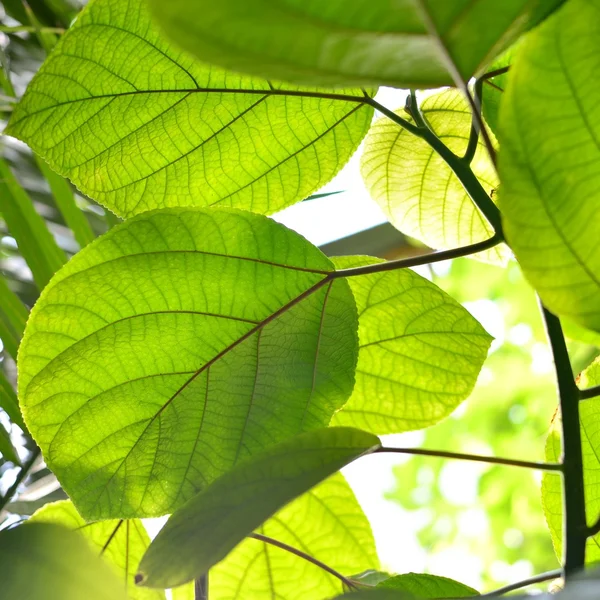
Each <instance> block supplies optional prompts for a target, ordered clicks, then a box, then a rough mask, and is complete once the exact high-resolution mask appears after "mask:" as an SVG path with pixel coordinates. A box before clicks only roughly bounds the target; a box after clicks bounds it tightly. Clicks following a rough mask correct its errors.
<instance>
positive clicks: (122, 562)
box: [29, 500, 165, 600]
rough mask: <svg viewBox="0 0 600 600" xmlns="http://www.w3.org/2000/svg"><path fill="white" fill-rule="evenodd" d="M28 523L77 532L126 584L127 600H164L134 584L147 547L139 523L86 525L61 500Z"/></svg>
mask: <svg viewBox="0 0 600 600" xmlns="http://www.w3.org/2000/svg"><path fill="white" fill-rule="evenodd" d="M29 523H54V524H55V525H62V526H64V527H67V528H68V529H71V530H73V531H77V532H78V533H79V534H80V535H82V536H83V537H84V538H85V539H86V540H87V541H88V542H89V543H90V546H91V548H92V549H93V551H94V553H95V554H97V555H99V556H102V558H103V559H105V560H106V561H107V562H108V563H109V564H110V565H111V566H112V567H113V571H114V573H115V575H116V576H117V577H118V579H119V581H121V582H123V581H125V588H126V591H127V597H128V598H129V599H130V600H161V599H163V600H164V598H165V594H164V592H163V591H160V590H150V589H146V588H140V587H138V586H136V585H135V582H134V576H135V570H136V569H137V566H138V565H139V563H140V560H141V558H142V556H143V554H144V552H145V551H146V549H147V548H148V546H149V545H150V538H149V537H148V534H147V533H146V530H145V529H144V526H143V525H142V522H141V521H140V520H139V519H131V520H126V521H123V520H112V521H97V522H95V523H86V522H85V520H84V519H83V518H82V517H81V515H80V514H79V513H78V512H77V509H76V508H75V507H74V506H73V503H72V502H71V501H70V500H62V501H60V502H53V503H51V504H46V506H44V507H43V508H40V509H39V510H38V511H37V512H36V513H34V515H33V516H32V517H31V518H30V519H29Z"/></svg>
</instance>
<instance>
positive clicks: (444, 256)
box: [330, 235, 502, 279]
mask: <svg viewBox="0 0 600 600" xmlns="http://www.w3.org/2000/svg"><path fill="white" fill-rule="evenodd" d="M501 241H502V238H501V237H500V236H498V235H495V236H493V237H492V238H490V239H489V240H485V241H483V242H477V243H475V244H469V245H468V246H462V247H461V248H453V249H452V250H442V251H440V252H431V253H429V254H423V255H421V256H411V257H410V258H399V259H397V260H388V261H387V262H383V263H376V264H374V265H365V266H364V267H352V268H350V269H340V270H339V271H334V272H333V273H330V279H337V278H338V277H356V276H357V275H370V274H372V273H382V272H384V271H395V270H396V269H406V268H408V267H417V266H419V265H427V264H430V263H436V262H440V261H442V260H450V259H453V258H460V257H461V256H468V255H469V254H474V253H476V252H482V251H483V250H489V249H490V248H493V247H494V246H497V245H498V244H499V243H500V242H501Z"/></svg>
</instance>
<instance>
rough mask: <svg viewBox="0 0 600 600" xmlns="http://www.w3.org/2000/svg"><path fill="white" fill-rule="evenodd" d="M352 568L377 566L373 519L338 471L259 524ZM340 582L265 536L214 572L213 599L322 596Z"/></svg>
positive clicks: (343, 569)
mask: <svg viewBox="0 0 600 600" xmlns="http://www.w3.org/2000/svg"><path fill="white" fill-rule="evenodd" d="M258 532H259V533H262V534H263V535H266V536H268V537H271V538H274V539H276V540H279V541H280V542H283V543H285V544H289V545H290V546H292V547H294V548H298V549H300V550H302V551H303V552H306V553H307V554H309V555H310V556H313V557H315V558H316V559H317V560H320V561H322V562H323V563H325V564H326V565H328V566H330V567H332V568H333V569H335V570H336V571H337V572H338V573H342V574H346V575H347V574H348V573H354V572H356V571H360V570H362V569H367V568H377V567H378V563H379V561H378V558H377V552H376V551H375V542H374V540H373V535H372V533H371V528H370V526H369V522H368V520H367V518H366V516H365V515H364V513H363V512H362V510H361V508H360V506H359V504H358V502H357V501H356V498H355V497H354V494H353V493H352V490H351V489H350V486H349V485H348V484H347V483H346V481H345V480H344V478H343V476H342V475H341V474H336V475H333V476H332V477H330V478H329V479H327V480H326V481H324V482H323V483H321V484H319V485H318V486H317V487H315V488H314V489H312V490H311V491H310V492H307V493H306V494H304V495H302V496H301V497H300V498H298V499H296V500H294V501H293V502H291V503H290V504H289V505H288V506H286V507H285V508H283V509H281V510H280V511H279V512H278V513H277V514H276V515H275V516H273V517H272V518H271V519H269V520H268V521H266V522H265V523H264V525H263V526H262V527H261V528H260V529H258ZM339 591H341V584H340V582H339V580H337V579H336V578H335V577H333V576H332V575H330V574H328V573H326V572H325V571H323V570H322V569H320V568H319V567H317V566H315V565H313V564H311V563H309V562H307V561H306V560H304V559H302V558H299V557H298V556H295V555H294V554H291V553H289V552H287V551H285V550H282V549H280V548H276V547H274V546H271V545H269V544H267V543H265V542H262V541H259V540H255V539H248V540H245V541H244V542H242V543H241V544H240V545H239V546H237V548H235V550H233V552H231V553H230V554H229V556H228V557H227V558H226V559H225V560H224V561H222V562H220V563H219V564H218V565H216V566H215V567H214V568H213V569H212V570H211V572H210V595H211V598H214V599H215V600H238V598H254V599H256V600H263V599H264V600H267V599H269V598H272V597H276V598H279V599H280V600H321V599H322V598H324V597H327V596H329V595H334V594H336V593H339Z"/></svg>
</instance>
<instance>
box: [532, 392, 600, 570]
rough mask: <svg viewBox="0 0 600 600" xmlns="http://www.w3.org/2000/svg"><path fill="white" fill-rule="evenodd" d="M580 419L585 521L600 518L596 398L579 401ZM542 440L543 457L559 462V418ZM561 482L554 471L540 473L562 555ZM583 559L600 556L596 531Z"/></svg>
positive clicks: (599, 424)
mask: <svg viewBox="0 0 600 600" xmlns="http://www.w3.org/2000/svg"><path fill="white" fill-rule="evenodd" d="M579 414H580V419H581V450H582V454H583V469H584V472H583V478H584V484H585V485H584V487H585V506H586V513H587V518H588V521H589V524H592V523H594V522H595V520H596V519H598V518H600V458H599V456H600V399H598V398H593V399H591V400H585V401H583V402H581V404H580V405H579ZM554 425H555V426H554V427H553V429H552V431H551V432H550V435H549V436H548V440H547V441H546V460H547V461H549V462H559V461H560V459H561V456H562V444H561V438H560V428H559V427H558V425H559V422H558V419H557V420H556V422H555V424H554ZM562 488H563V486H562V480H561V477H560V475H559V474H557V473H544V478H543V480H542V505H543V507H544V514H545V515H546V521H547V523H548V527H549V528H550V533H551V535H552V542H553V544H554V549H555V551H556V555H557V556H558V557H559V559H562V536H563V496H562V494H563V489H562ZM585 560H586V563H588V564H593V563H596V562H598V561H599V560H600V535H596V536H594V537H591V538H589V539H588V541H587V544H586V553H585Z"/></svg>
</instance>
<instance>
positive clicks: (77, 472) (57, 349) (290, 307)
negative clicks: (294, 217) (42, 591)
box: [19, 209, 357, 519]
mask: <svg viewBox="0 0 600 600" xmlns="http://www.w3.org/2000/svg"><path fill="white" fill-rule="evenodd" d="M332 270H333V265H332V264H331V262H330V261H329V260H328V259H327V258H326V257H325V256H324V255H323V254H322V253H321V252H320V251H319V250H318V249H317V248H315V247H314V246H312V245H311V244H309V243H308V242H306V240H304V239H303V238H302V237H300V236H299V235H297V234H295V233H293V232H291V231H290V230H288V229H286V228H285V227H283V226H282V225H279V224H277V223H275V222H273V221H271V220H270V219H268V218H266V217H261V216H258V215H254V214H251V213H245V212H241V211H235V210H231V209H221V210H216V209H195V210H194V209H189V210H184V209H165V210H163V211H156V212H153V213H147V214H145V215H141V216H139V217H136V218H134V219H132V220H130V221H127V222H126V223H125V224H123V225H121V226H119V227H116V228H114V229H112V230H111V231H110V232H109V233H108V234H106V235H105V236H103V237H102V238H100V239H99V240H97V241H96V242H94V243H92V244H90V245H89V246H88V247H87V248H85V249H84V250H83V251H81V252H80V253H79V254H78V255H77V256H75V258H73V259H72V260H71V262H69V263H68V264H67V265H66V267H64V268H63V269H62V270H61V271H59V272H58V273H57V275H56V276H55V277H54V279H53V280H52V281H51V282H50V284H49V285H48V287H47V288H46V289H45V291H44V293H43V294H42V296H41V298H40V300H39V301H38V303H37V305H36V306H35V308H34V309H33V311H32V314H31V317H30V320H29V323H28V326H27V330H26V333H25V336H24V338H23V342H22V345H21V349H20V356H19V394H20V400H21V403H22V405H23V411H24V416H25V421H26V423H27V425H28V427H29V429H30V431H31V432H32V434H33V435H34V437H35V439H36V440H37V442H38V443H39V445H40V447H41V448H42V450H43V452H44V457H45V459H46V461H47V462H48V465H49V466H50V468H52V470H53V471H54V472H55V473H56V475H57V477H58V478H59V480H60V482H61V483H62V485H63V487H64V488H65V490H66V491H67V492H68V493H69V495H70V496H71V498H72V499H73V501H74V503H75V505H76V506H77V508H78V510H79V511H80V512H81V514H82V515H83V516H84V517H86V518H88V519H96V518H116V517H134V516H152V515H160V514H164V513H167V512H171V511H172V510H173V509H174V508H176V506H178V505H179V504H181V503H182V502H183V501H184V500H186V499H187V498H189V497H191V496H192V495H194V494H195V493H196V492H198V491H199V490H200V489H202V488H203V487H204V486H205V485H206V484H207V483H209V482H210V481H212V480H213V479H214V478H215V477H217V476H218V475H220V474H221V473H223V472H224V471H227V470H228V469H229V468H231V467H232V466H233V465H234V464H235V463H236V462H237V461H238V459H241V458H244V457H247V456H249V455H251V454H252V453H253V452H255V451H257V450H262V449H263V448H265V447H266V446H268V445H270V444H273V443H275V442H278V441H280V440H282V439H285V438H288V437H290V436H292V435H294V434H296V433H298V432H300V431H303V430H308V429H312V428H316V427H322V426H325V425H327V424H328V423H329V421H330V419H331V416H332V415H333V413H334V412H335V411H336V410H338V409H339V408H341V406H342V405H343V404H344V402H345V401H346V400H347V398H348V397H349V395H350V393H351V391H352V387H353V383H354V368H355V362H356V356H357V340H356V330H357V321H356V318H357V317H356V307H355V303H354V299H353V297H352V293H351V291H350V289H349V288H348V284H347V283H346V282H345V281H343V280H336V281H331V280H330V279H329V278H328V275H327V273H328V272H331V271H332Z"/></svg>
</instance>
